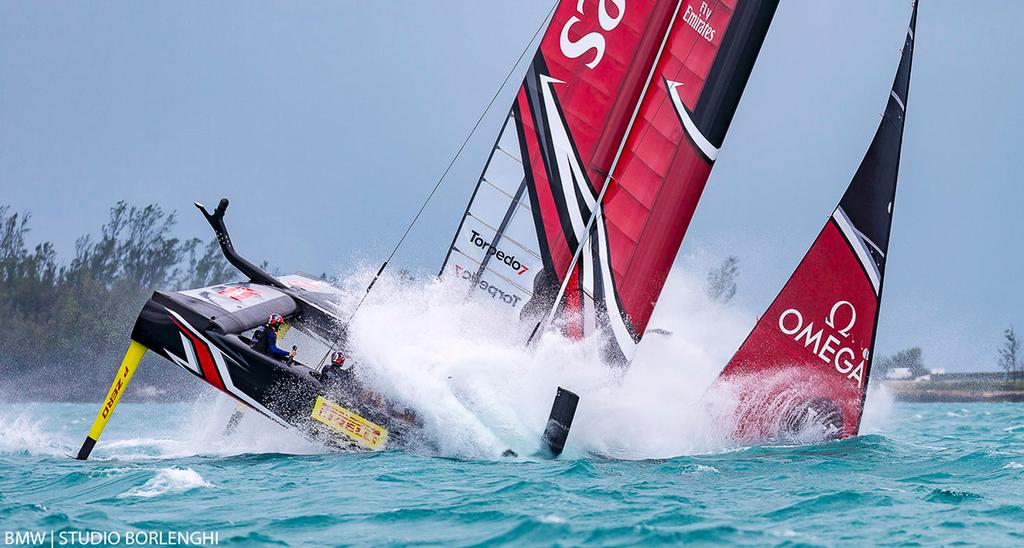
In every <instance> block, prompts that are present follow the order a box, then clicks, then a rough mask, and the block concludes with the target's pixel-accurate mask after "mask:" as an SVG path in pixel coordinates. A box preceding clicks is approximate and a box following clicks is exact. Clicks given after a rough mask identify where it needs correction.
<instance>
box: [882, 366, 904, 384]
mask: <svg viewBox="0 0 1024 548" xmlns="http://www.w3.org/2000/svg"><path fill="white" fill-rule="evenodd" d="M885 378H887V379H889V380H892V381H903V380H907V379H909V378H910V368H909V367H893V368H892V369H890V370H889V371H887V372H886V373H885Z"/></svg>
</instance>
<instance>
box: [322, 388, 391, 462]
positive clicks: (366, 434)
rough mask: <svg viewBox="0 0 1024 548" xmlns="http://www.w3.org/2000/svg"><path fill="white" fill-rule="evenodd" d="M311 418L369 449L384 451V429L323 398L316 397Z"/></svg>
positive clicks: (386, 433)
mask: <svg viewBox="0 0 1024 548" xmlns="http://www.w3.org/2000/svg"><path fill="white" fill-rule="evenodd" d="M312 417H313V418H314V419H316V420H318V421H320V422H322V423H324V424H326V425H327V426H330V427H331V428H332V429H334V430H336V431H338V432H340V433H342V434H345V436H347V437H348V438H349V439H351V440H353V441H355V442H356V443H358V444H359V445H362V446H364V447H367V448H369V449H373V450H380V449H384V446H385V445H387V443H388V431H387V429H386V428H384V427H383V426H380V425H377V424H374V423H372V422H370V421H368V420H366V419H364V418H363V417H360V416H359V415H357V414H355V413H353V412H352V411H349V410H348V409H345V408H344V407H342V406H340V405H338V404H336V403H334V402H332V401H331V400H328V399H326V398H324V397H323V396H317V397H316V403H315V404H314V405H313V413H312Z"/></svg>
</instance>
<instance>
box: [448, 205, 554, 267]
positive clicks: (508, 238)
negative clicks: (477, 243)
mask: <svg viewBox="0 0 1024 548" xmlns="http://www.w3.org/2000/svg"><path fill="white" fill-rule="evenodd" d="M466 216H467V217H472V218H473V219H474V220H475V221H476V222H478V223H480V224H482V225H484V226H486V227H487V228H489V229H491V231H492V232H494V233H495V234H497V233H498V229H497V228H494V227H493V226H491V225H490V224H488V223H487V222H486V221H484V220H483V219H481V218H480V217H477V216H476V215H473V213H472V212H470V213H467V214H466ZM487 239H488V240H490V238H487ZM501 241H509V242H512V243H513V244H515V245H517V246H518V247H520V248H522V249H523V250H524V251H526V252H527V253H529V254H530V255H533V256H534V257H536V258H537V259H540V258H541V255H540V250H539V249H533V248H531V247H530V246H528V245H524V244H523V243H522V242H520V241H519V240H517V239H515V238H513V237H511V236H509V235H508V232H507V231H506V232H503V233H502V234H501ZM452 249H458V247H457V245H456V246H455V247H453V248H452Z"/></svg>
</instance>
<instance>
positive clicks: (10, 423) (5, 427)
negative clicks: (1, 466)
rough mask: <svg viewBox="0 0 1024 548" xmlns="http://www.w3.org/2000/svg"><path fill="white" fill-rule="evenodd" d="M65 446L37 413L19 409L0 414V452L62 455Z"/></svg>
mask: <svg viewBox="0 0 1024 548" xmlns="http://www.w3.org/2000/svg"><path fill="white" fill-rule="evenodd" d="M65 452H66V447H64V446H63V445H62V444H61V440H60V437H59V436H58V435H57V434H55V433H54V432H53V430H52V429H50V428H47V425H46V423H45V421H44V420H43V419H41V418H40V416H39V415H38V414H37V413H32V412H29V411H26V410H20V411H17V412H14V413H11V414H10V415H8V414H7V413H4V414H0V453H8V454H9V453H29V454H32V455H63V454H64V453H65Z"/></svg>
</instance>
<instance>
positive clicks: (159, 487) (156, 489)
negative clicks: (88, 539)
mask: <svg viewBox="0 0 1024 548" xmlns="http://www.w3.org/2000/svg"><path fill="white" fill-rule="evenodd" d="M207 487H213V485H212V484H211V483H210V482H208V481H206V480H205V479H203V476H200V475H199V473H197V472H196V471H195V470H193V469H191V468H161V469H159V470H157V471H156V475H154V476H153V477H152V478H150V479H149V481H147V482H146V483H145V484H143V485H141V486H139V487H136V488H134V489H132V490H130V491H126V492H125V493H123V494H121V495H119V497H122V498H123V497H138V498H146V499H148V498H153V497H158V496H161V495H168V494H175V493H184V492H186V491H191V490H193V489H200V488H207Z"/></svg>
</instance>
